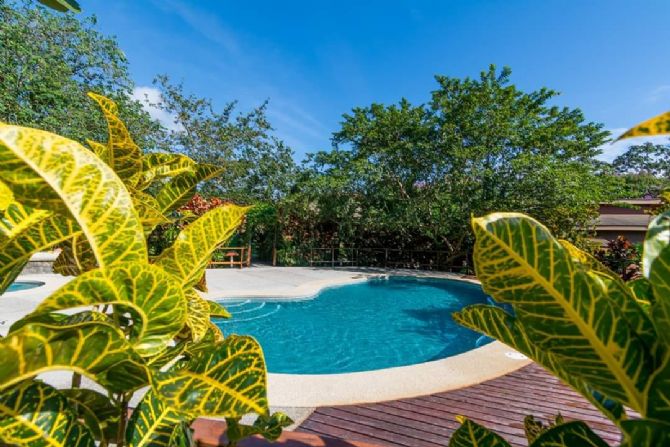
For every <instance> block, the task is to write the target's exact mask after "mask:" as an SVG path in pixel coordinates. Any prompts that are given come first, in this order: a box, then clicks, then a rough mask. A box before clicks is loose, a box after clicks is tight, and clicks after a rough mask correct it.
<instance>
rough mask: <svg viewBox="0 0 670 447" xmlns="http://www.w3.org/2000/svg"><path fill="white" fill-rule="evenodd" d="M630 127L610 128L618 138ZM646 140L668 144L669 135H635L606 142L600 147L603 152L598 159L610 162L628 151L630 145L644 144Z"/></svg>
mask: <svg viewBox="0 0 670 447" xmlns="http://www.w3.org/2000/svg"><path fill="white" fill-rule="evenodd" d="M627 130H628V129H627V128H625V127H621V128H616V129H609V131H610V132H611V133H612V139H616V138H618V137H619V135H621V134H622V133H624V132H625V131H627ZM646 142H651V143H654V144H668V136H667V135H658V136H653V137H635V138H626V139H625V140H619V141H615V142H610V143H605V144H603V145H602V146H600V147H599V149H600V150H602V154H600V155H598V157H596V158H598V160H602V161H606V162H608V163H610V162H612V161H613V160H614V159H615V158H616V157H617V156H619V155H621V154H623V153H624V152H626V149H628V148H629V147H630V146H634V145H637V144H643V143H646Z"/></svg>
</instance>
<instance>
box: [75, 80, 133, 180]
mask: <svg viewBox="0 0 670 447" xmlns="http://www.w3.org/2000/svg"><path fill="white" fill-rule="evenodd" d="M88 96H89V97H90V98H91V99H93V100H94V101H95V102H96V103H97V104H98V105H99V106H100V109H101V110H102V113H103V115H104V116H105V120H107V132H108V133H109V136H108V138H109V140H108V141H107V147H108V150H107V152H106V154H107V157H108V158H107V163H108V164H109V165H110V166H111V167H112V169H113V170H114V172H116V174H117V175H118V176H119V178H121V180H123V181H124V183H125V184H126V185H128V186H130V187H134V186H135V185H136V184H137V182H138V181H139V180H140V176H141V175H142V151H141V150H140V148H139V146H137V144H135V142H134V141H133V139H132V138H131V136H130V133H129V132H128V129H127V128H126V125H125V124H124V123H123V121H121V119H120V118H119V116H118V115H119V109H118V107H117V105H116V103H115V102H114V101H112V100H111V99H109V98H106V97H104V96H102V95H98V94H96V93H93V92H89V94H88Z"/></svg>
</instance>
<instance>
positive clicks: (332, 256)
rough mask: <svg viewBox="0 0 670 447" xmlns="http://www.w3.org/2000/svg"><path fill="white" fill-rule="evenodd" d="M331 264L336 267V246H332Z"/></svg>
mask: <svg viewBox="0 0 670 447" xmlns="http://www.w3.org/2000/svg"><path fill="white" fill-rule="evenodd" d="M330 266H331V267H335V247H331V248H330Z"/></svg>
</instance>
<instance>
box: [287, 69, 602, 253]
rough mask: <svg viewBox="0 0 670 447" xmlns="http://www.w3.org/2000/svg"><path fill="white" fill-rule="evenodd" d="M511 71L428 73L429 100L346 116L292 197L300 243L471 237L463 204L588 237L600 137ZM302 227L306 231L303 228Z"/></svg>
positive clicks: (597, 194) (461, 240)
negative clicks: (433, 86) (473, 75)
mask: <svg viewBox="0 0 670 447" xmlns="http://www.w3.org/2000/svg"><path fill="white" fill-rule="evenodd" d="M510 76H511V72H510V70H509V69H507V68H505V69H503V70H502V71H497V70H496V69H495V68H494V67H490V69H489V70H488V71H485V72H483V73H482V74H481V77H480V78H478V79H470V78H466V79H457V78H450V77H445V76H438V77H437V78H436V80H437V83H438V88H437V90H435V91H434V92H432V97H431V100H430V102H429V103H428V104H426V105H419V106H416V105H412V104H411V103H410V102H409V101H407V100H402V101H400V102H399V103H398V104H395V105H388V106H387V105H382V104H372V105H371V106H368V107H359V108H355V109H354V110H353V111H352V112H351V113H350V114H347V115H344V121H343V123H342V126H341V129H340V130H339V131H337V132H336V133H335V134H334V135H333V142H334V145H335V148H334V150H333V151H331V152H319V153H316V154H313V155H312V156H311V157H310V159H309V163H308V168H307V170H306V171H305V172H304V173H303V177H302V179H301V181H300V182H299V183H298V187H297V188H296V190H297V191H298V192H297V193H296V194H295V195H294V196H293V197H291V198H290V201H291V205H292V206H291V208H290V212H289V214H288V219H290V221H289V222H288V225H290V226H291V227H293V228H295V229H293V228H288V231H292V232H293V233H292V234H291V235H290V236H291V237H292V239H293V240H295V241H297V243H299V244H305V245H310V244H311V245H317V246H332V245H335V246H337V245H340V244H346V245H349V246H388V247H401V248H402V247H416V248H437V247H439V248H442V249H446V250H449V251H450V252H451V254H452V256H453V258H454V259H457V258H459V257H462V256H464V255H465V254H466V253H467V252H468V250H469V249H470V248H471V246H472V233H471V231H470V229H469V228H468V226H467V224H466V222H467V219H468V218H469V216H470V215H471V214H472V213H475V214H482V213H486V212H490V211H493V210H519V211H523V212H526V213H528V214H530V215H532V216H534V217H536V218H538V219H540V220H541V221H542V222H544V223H545V224H546V225H547V226H549V227H550V228H551V229H552V230H553V231H555V232H557V233H559V234H560V235H561V236H562V237H570V238H571V239H576V238H578V237H579V236H580V235H583V234H585V233H586V232H585V230H586V229H587V228H588V225H589V223H590V222H591V219H592V218H593V216H594V213H595V206H596V204H597V202H598V200H599V199H601V198H602V196H603V191H602V189H601V182H600V180H599V177H598V175H597V174H598V172H599V169H600V167H599V164H598V163H597V162H596V161H595V159H594V157H595V156H596V155H597V154H598V149H597V147H598V146H599V145H601V144H602V143H603V142H604V141H605V140H606V138H607V135H608V134H607V132H605V131H603V130H602V126H601V125H599V124H594V123H589V122H586V121H585V120H584V117H583V115H582V113H581V112H580V111H579V110H577V109H568V108H563V109H561V108H558V107H555V106H551V105H549V102H550V101H552V99H553V98H554V97H555V96H556V92H554V91H552V90H548V89H540V90H538V91H533V92H529V93H527V92H523V91H520V90H519V89H518V88H517V87H515V86H514V85H513V84H511V77H510ZM303 230H304V231H303Z"/></svg>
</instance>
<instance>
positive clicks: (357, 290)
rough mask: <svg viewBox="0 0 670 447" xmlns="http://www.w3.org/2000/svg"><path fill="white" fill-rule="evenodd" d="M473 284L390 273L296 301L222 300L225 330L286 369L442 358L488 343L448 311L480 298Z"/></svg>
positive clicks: (346, 368)
mask: <svg viewBox="0 0 670 447" xmlns="http://www.w3.org/2000/svg"><path fill="white" fill-rule="evenodd" d="M486 302H487V296H486V295H485V294H484V293H483V292H482V290H481V288H480V287H479V286H478V285H476V284H471V283H467V282H463V281H454V280H444V279H433V278H414V277H390V278H386V279H370V280H368V281H366V282H362V283H357V284H350V285H344V286H337V287H332V288H329V289H325V290H322V291H321V292H320V293H319V294H318V295H317V296H316V297H314V298H310V299H305V300H296V301H278V300H275V301H273V300H258V299H240V300H235V301H230V300H226V301H222V304H223V305H224V306H226V308H227V309H228V310H229V311H230V313H231V314H232V318H231V319H229V320H222V319H217V320H216V323H217V325H219V327H220V328H221V329H222V330H223V331H224V333H225V334H232V333H237V334H249V335H252V336H254V337H256V339H257V340H258V341H259V342H260V343H261V345H262V346H263V351H264V352H265V358H266V362H267V366H268V370H269V371H270V372H273V373H286V374H333V373H347V372H357V371H370V370H376V369H382V368H390V367H394V366H405V365H413V364H417V363H423V362H427V361H432V360H439V359H443V358H446V357H449V356H452V355H456V354H460V353H462V352H465V351H469V350H471V349H474V348H475V347H477V346H481V345H482V344H485V343H487V342H488V340H485V339H483V338H482V337H481V334H478V333H476V332H473V331H470V330H469V329H466V328H464V327H462V326H459V325H458V324H456V323H455V322H454V321H453V320H452V319H451V313H452V312H454V311H457V310H460V309H461V308H463V307H464V306H467V305H469V304H475V303H486Z"/></svg>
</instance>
